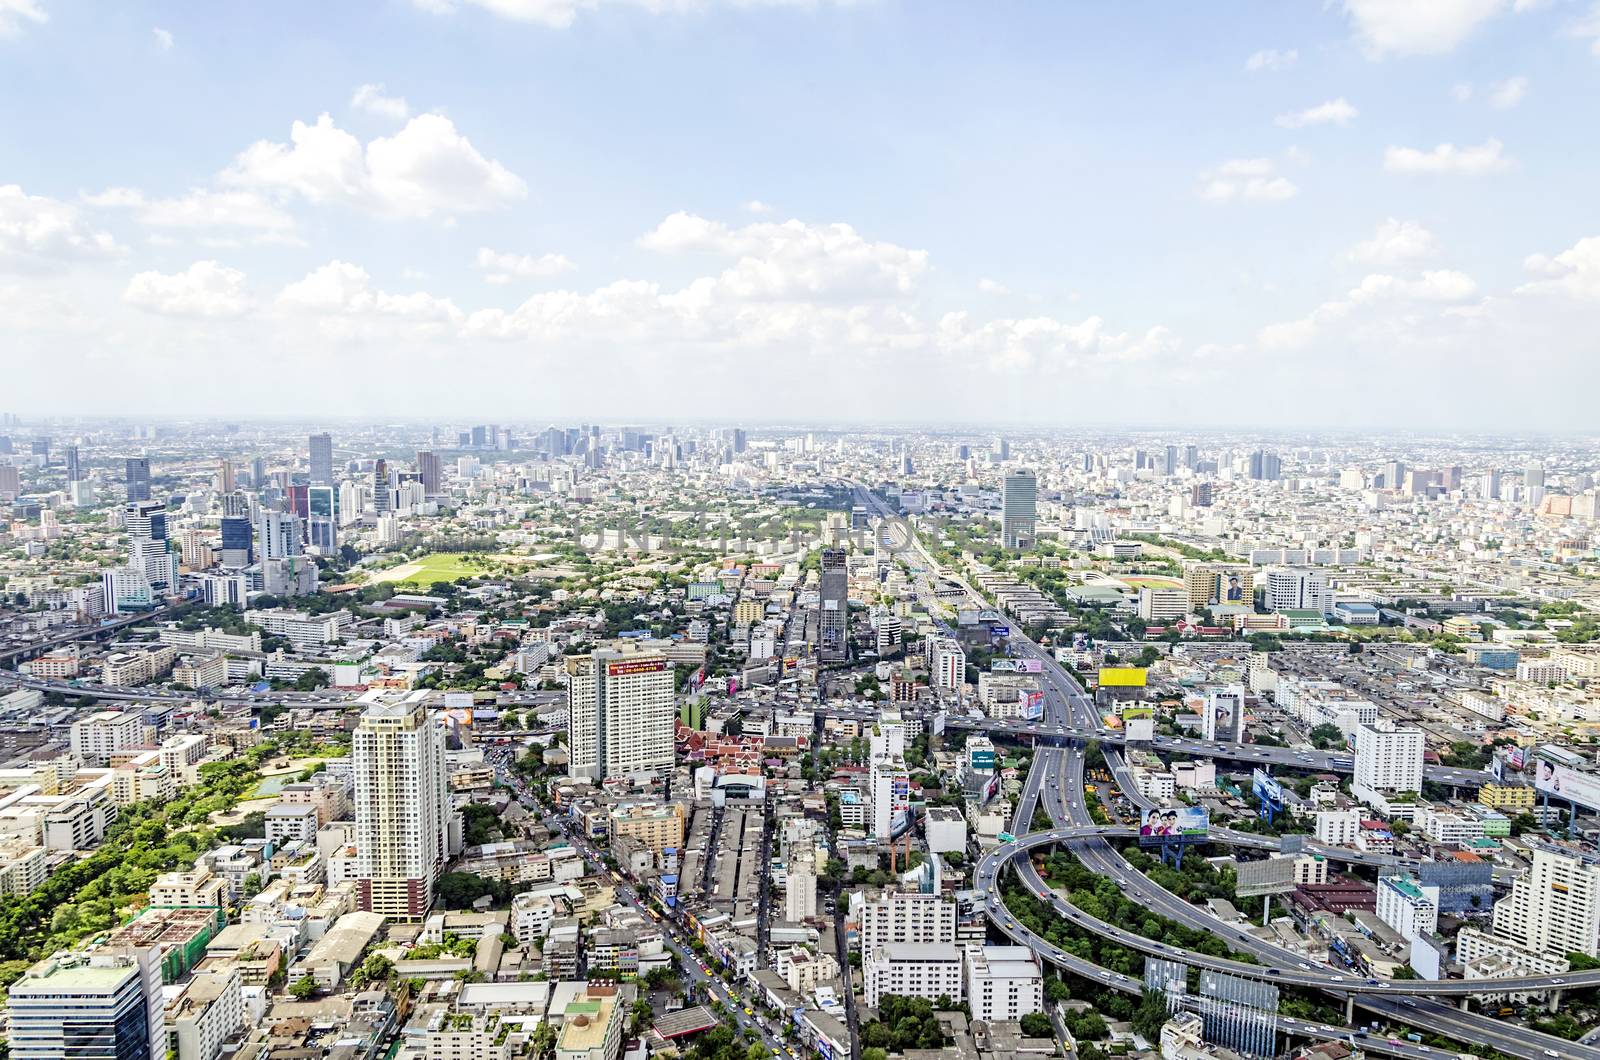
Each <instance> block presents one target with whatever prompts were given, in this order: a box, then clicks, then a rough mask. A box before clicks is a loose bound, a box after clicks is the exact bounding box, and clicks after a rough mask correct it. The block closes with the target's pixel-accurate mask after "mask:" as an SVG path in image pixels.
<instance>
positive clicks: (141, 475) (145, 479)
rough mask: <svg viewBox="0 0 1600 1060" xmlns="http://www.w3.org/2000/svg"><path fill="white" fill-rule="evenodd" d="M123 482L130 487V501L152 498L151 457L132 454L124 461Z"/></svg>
mask: <svg viewBox="0 0 1600 1060" xmlns="http://www.w3.org/2000/svg"><path fill="white" fill-rule="evenodd" d="M122 480H123V482H125V483H127V487H128V502H129V503H130V504H131V503H132V502H134V501H147V500H149V499H150V458H149V457H146V456H130V457H128V458H127V460H125V461H124V462H123V475H122Z"/></svg>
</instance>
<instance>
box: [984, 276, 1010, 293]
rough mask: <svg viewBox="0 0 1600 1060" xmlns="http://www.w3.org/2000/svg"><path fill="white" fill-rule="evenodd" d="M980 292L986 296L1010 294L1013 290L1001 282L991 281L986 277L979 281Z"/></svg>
mask: <svg viewBox="0 0 1600 1060" xmlns="http://www.w3.org/2000/svg"><path fill="white" fill-rule="evenodd" d="M978 290H979V291H981V292H983V293H984V294H1010V293H1011V289H1010V288H1009V287H1007V286H1006V285H1005V284H1003V283H1001V282H1000V281H999V280H991V279H989V277H987V276H985V277H983V279H981V280H979V281H978Z"/></svg>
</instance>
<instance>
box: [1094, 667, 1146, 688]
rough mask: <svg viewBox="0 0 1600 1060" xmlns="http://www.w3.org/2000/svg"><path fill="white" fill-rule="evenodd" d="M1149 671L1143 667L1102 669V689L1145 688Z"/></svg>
mask: <svg viewBox="0 0 1600 1060" xmlns="http://www.w3.org/2000/svg"><path fill="white" fill-rule="evenodd" d="M1146 673H1147V671H1146V670H1145V669H1144V668H1143V667H1141V666H1102V667H1100V687H1101V688H1143V687H1144V685H1145V675H1146Z"/></svg>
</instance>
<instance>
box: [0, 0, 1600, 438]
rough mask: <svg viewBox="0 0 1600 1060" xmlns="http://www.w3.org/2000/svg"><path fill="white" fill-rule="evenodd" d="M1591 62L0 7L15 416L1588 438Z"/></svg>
mask: <svg viewBox="0 0 1600 1060" xmlns="http://www.w3.org/2000/svg"><path fill="white" fill-rule="evenodd" d="M1597 40H1600V13H1597V11H1596V10H1595V9H1594V8H1592V6H1591V4H1590V3H1589V0H1583V2H1577V0H1415V2H1414V3H1413V2H1400V0H1332V2H1329V3H1327V4H1322V3H1290V2H1274V3H1258V4H1248V3H1229V4H1221V3H1218V4H1170V3H1134V2H1128V3H1117V4H1077V3H1073V4H1059V3H1007V4H970V3H959V4H958V3H937V2H927V0H923V2H919V3H909V2H902V0H853V2H838V3H835V2H830V0H816V2H813V3H806V2H792V0H456V2H450V0H389V2H387V3H370V4H292V3H276V4H273V5H254V4H245V3H217V4H206V5H194V4H176V3H175V4H151V5H142V4H136V3H129V4H120V5H110V6H108V5H97V4H90V3H87V2H78V0H0V92H3V93H4V95H3V98H4V100H5V103H6V107H5V109H6V114H7V117H6V120H5V121H4V122H0V162H3V170H0V189H5V190H0V328H3V329H4V333H5V334H6V335H7V336H8V342H7V346H8V347H9V348H10V352H9V353H8V354H7V355H6V360H7V361H8V362H14V363H11V364H8V366H7V375H8V377H9V379H10V382H11V384H12V385H11V386H10V387H8V389H9V390H11V392H12V394H13V398H12V399H11V400H10V401H9V402H0V403H4V404H7V405H10V406H16V407H22V408H47V409H49V410H51V411H56V412H61V413H67V412H71V411H74V410H81V411H88V412H97V413H98V412H106V411H125V412H128V413H132V414H138V413H141V412H142V413H146V414H150V415H158V414H159V415H165V414H171V413H175V412H182V411H193V410H204V411H212V412H216V413H220V414H229V415H237V414H245V413H250V412H257V413H262V414H274V413H281V414H291V413H299V412H302V411H309V412H318V413H327V414H330V415H331V414H341V415H388V416H394V417H401V416H405V417H428V416H439V417H449V416H461V415H469V414H473V413H482V414H483V415H484V416H485V417H490V416H493V417H498V418H507V417H509V416H512V415H514V414H517V413H522V414H524V415H525V416H526V417H528V418H534V419H539V418H550V417H554V416H558V415H563V416H569V417H590V418H602V419H627V418H634V419H639V418H649V419H654V420H667V419H672V418H675V417H680V416H684V415H685V414H686V411H685V410H689V409H693V410H695V412H696V414H697V415H698V416H702V417H703V416H718V415H722V414H723V413H724V412H726V414H727V415H734V411H733V410H735V409H737V410H740V412H739V414H740V415H747V416H748V418H749V419H751V420H752V421H756V420H762V419H784V418H796V417H804V418H814V419H818V420H864V421H869V422H870V421H887V420H894V421H911V422H915V421H929V422H940V421H948V420H959V421H976V422H989V421H993V422H1012V421H1024V422H1038V423H1050V422H1083V421H1089V422H1095V423H1114V422H1119V421H1120V422H1128V423H1137V424H1141V425H1148V424H1152V423H1157V424H1159V423H1172V424H1174V425H1178V424H1206V425H1229V424H1235V423H1237V424H1241V425H1263V426H1325V425H1381V426H1426V427H1457V426H1460V427H1479V426H1482V425H1484V424H1485V423H1486V422H1489V421H1493V422H1498V423H1503V424H1505V425H1506V426H1508V427H1543V428H1554V429H1584V428H1591V427H1592V425H1593V416H1592V415H1591V414H1590V411H1589V406H1590V405H1591V404H1592V402H1591V401H1590V400H1589V398H1588V396H1587V395H1588V394H1592V393H1594V387H1595V385H1596V384H1597V383H1600V368H1597V367H1596V365H1597V362H1600V358H1597V357H1596V356H1595V353H1596V351H1595V342H1594V338H1593V336H1594V335H1595V334H1596V333H1597V329H1596V324H1597V323H1600V319H1597V318H1600V312H1597V310H1600V217H1597V216H1596V213H1597V210H1600V196H1597V195H1596V194H1595V188H1596V186H1597V180H1596V177H1597V165H1596V161H1597V160H1596V143H1595V140H1596V135H1597V131H1596V128H1595V125H1594V122H1593V121H1592V120H1591V119H1592V113H1593V111H1594V100H1595V96H1596V88H1597V87H1600V51H1597V47H1600V46H1597V43H1596V42H1597ZM324 116H325V117H324ZM296 123H300V124H299V127H300V129H301V134H300V139H299V142H296V141H295V137H294V133H293V132H292V130H293V129H294V128H295V127H296ZM1585 240H1592V241H1591V242H1585ZM64 379H68V380H70V381H71V385H69V386H63V385H62V383H63V381H64ZM1490 379H1492V380H1493V384H1492V385H1486V380H1490Z"/></svg>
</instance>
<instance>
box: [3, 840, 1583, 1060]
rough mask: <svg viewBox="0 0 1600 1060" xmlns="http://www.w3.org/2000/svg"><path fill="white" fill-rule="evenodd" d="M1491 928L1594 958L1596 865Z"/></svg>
mask: <svg viewBox="0 0 1600 1060" xmlns="http://www.w3.org/2000/svg"><path fill="white" fill-rule="evenodd" d="M1491 924H1492V930H1493V932H1494V934H1495V935H1496V936H1498V937H1499V938H1502V939H1508V940H1510V941H1512V942H1514V943H1516V944H1517V945H1519V946H1522V947H1524V948H1525V949H1529V950H1534V951H1536V952H1540V953H1554V954H1557V955H1560V956H1563V957H1564V956H1566V955H1567V954H1569V953H1582V954H1585V955H1587V956H1590V957H1594V956H1600V864H1597V863H1596V862H1595V860H1594V859H1593V858H1590V857H1585V856H1582V855H1580V854H1578V853H1577V852H1575V851H1567V850H1556V849H1553V848H1550V847H1544V846H1536V847H1534V849H1533V865H1532V867H1531V868H1529V870H1528V871H1527V872H1525V873H1524V874H1522V875H1521V876H1519V877H1517V879H1516V880H1515V881H1514V882H1513V883H1512V884H1511V893H1510V894H1509V895H1507V896H1506V897H1504V898H1502V899H1500V900H1499V901H1498V902H1496V903H1495V904H1494V917H1493V920H1492V922H1491ZM13 1052H15V1050H13Z"/></svg>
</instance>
